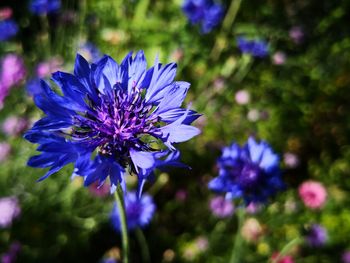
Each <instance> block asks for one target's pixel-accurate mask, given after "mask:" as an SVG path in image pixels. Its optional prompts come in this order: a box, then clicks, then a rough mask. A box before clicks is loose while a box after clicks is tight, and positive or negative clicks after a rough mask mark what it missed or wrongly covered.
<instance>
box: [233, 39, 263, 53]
mask: <svg viewBox="0 0 350 263" xmlns="http://www.w3.org/2000/svg"><path fill="white" fill-rule="evenodd" d="M237 46H238V48H239V49H240V50H241V52H242V53H245V54H250V55H252V56H253V57H259V58H263V57H266V56H267V55H268V53H269V46H268V44H267V43H266V42H265V41H264V40H248V39H246V38H245V37H239V38H238V39H237Z"/></svg>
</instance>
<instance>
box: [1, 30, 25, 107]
mask: <svg viewBox="0 0 350 263" xmlns="http://www.w3.org/2000/svg"><path fill="white" fill-rule="evenodd" d="M0 32H1V29H0ZM0 67H1V72H0V108H1V107H3V105H4V100H5V98H6V97H7V95H8V94H9V92H10V89H11V87H12V86H15V85H17V84H19V83H20V82H21V81H22V80H23V79H24V77H25V75H26V69H25V66H24V62H23V59H22V58H21V57H20V56H18V55H16V54H7V55H6V56H4V57H3V58H2V60H1V66H0Z"/></svg>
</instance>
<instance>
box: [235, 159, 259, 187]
mask: <svg viewBox="0 0 350 263" xmlns="http://www.w3.org/2000/svg"><path fill="white" fill-rule="evenodd" d="M259 177H260V168H259V167H258V166H257V165H255V164H245V165H244V166H243V168H242V171H241V173H240V176H239V180H240V183H241V184H242V185H243V186H244V187H251V186H255V185H256V184H257V183H258V181H259Z"/></svg>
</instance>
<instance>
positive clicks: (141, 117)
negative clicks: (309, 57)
mask: <svg viewBox="0 0 350 263" xmlns="http://www.w3.org/2000/svg"><path fill="white" fill-rule="evenodd" d="M117 85H118V84H117ZM112 92H113V94H109V95H101V96H100V98H101V103H100V105H99V106H96V107H94V108H92V110H91V111H90V112H88V113H87V114H86V115H85V116H81V117H79V118H77V119H76V125H75V127H74V128H73V134H72V137H73V139H76V140H77V141H81V140H82V139H83V140H87V141H89V142H90V143H92V145H94V146H96V147H98V151H99V153H100V154H103V155H110V156H123V155H124V157H125V155H127V153H128V149H130V147H131V148H134V149H137V150H140V151H150V150H152V149H151V148H150V146H149V145H148V144H147V143H146V142H144V139H143V141H142V140H141V139H140V135H141V134H142V135H147V134H148V135H150V136H153V137H159V136H160V135H161V132H160V131H159V130H158V127H159V125H158V123H159V118H158V116H157V115H155V114H153V113H152V111H151V110H152V108H153V105H152V104H147V103H146V102H145V100H144V99H143V96H142V90H139V89H136V88H134V90H133V91H132V92H131V94H127V92H126V91H123V90H122V89H121V88H120V89H113V91H112ZM91 104H92V103H91Z"/></svg>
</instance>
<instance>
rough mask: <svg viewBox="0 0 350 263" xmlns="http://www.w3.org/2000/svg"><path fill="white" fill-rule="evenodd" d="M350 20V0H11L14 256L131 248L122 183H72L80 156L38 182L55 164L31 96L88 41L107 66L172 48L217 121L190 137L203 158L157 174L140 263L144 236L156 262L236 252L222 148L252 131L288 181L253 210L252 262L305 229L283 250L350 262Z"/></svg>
mask: <svg viewBox="0 0 350 263" xmlns="http://www.w3.org/2000/svg"><path fill="white" fill-rule="evenodd" d="M188 2H196V5H197V6H201V5H203V6H204V7H200V8H202V9H200V10H202V11H198V10H196V9H193V8H192V9H191V8H188V5H187V6H186V4H188ZM213 4H215V5H216V6H215V7H217V8H218V9H216V11H215V12H214V11H213V12H211V11H210V12H209V13H208V14H206V13H205V12H206V11H205V8H210V6H211V5H213ZM198 8H199V7H198ZM203 10H204V11H203ZM203 14H204V15H203ZM196 15H197V16H198V17H196ZM349 21H350V1H346V0H344V1H316V0H296V1H290V0H284V1H279V0H268V1H259V0H251V1H244V0H233V1H224V0H222V1H219V0H217V1H214V2H211V1H200V0H197V1H185V2H184V1H182V0H169V1H159V0H128V1H126V0H125V1H123V0H113V1H107V0H74V1H73V0H62V1H58V0H56V1H55V0H52V1H43V0H41V1H19V0H11V1H10V0H8V1H5V0H3V1H1V3H0V57H1V58H0V105H1V111H0V162H1V163H0V254H1V255H2V262H107V260H110V261H108V262H116V260H120V246H121V240H120V235H119V233H118V232H116V231H114V230H113V227H112V225H111V223H110V211H111V209H112V206H113V196H111V195H109V194H108V190H107V192H106V189H102V188H100V189H97V188H96V186H91V187H89V188H84V187H83V185H82V180H81V178H75V179H74V180H71V179H70V175H71V173H72V170H73V166H69V167H66V168H64V169H63V170H61V171H60V172H58V173H56V174H54V175H52V176H51V177H50V178H48V179H47V180H45V181H43V182H40V183H38V182H36V180H37V179H38V178H40V177H41V176H42V175H44V173H45V171H44V170H41V169H33V168H30V167H27V165H26V162H27V160H28V158H29V157H30V156H32V155H34V154H35V148H36V147H35V145H32V144H30V143H29V142H27V141H25V140H24V139H23V138H22V136H23V133H24V131H25V130H26V129H28V128H29V127H30V126H31V125H32V124H33V123H34V122H35V121H36V120H38V119H39V118H40V117H41V116H42V112H41V111H39V109H37V108H36V107H35V105H34V103H33V99H32V97H33V95H34V94H35V92H36V87H37V85H38V82H39V79H40V78H41V79H47V80H48V79H49V78H50V74H51V73H52V72H55V71H57V70H61V71H65V72H72V70H73V66H74V59H75V56H76V53H77V52H78V53H80V54H81V55H83V56H84V57H85V58H86V59H87V60H88V61H89V62H91V63H92V62H96V61H97V60H98V59H99V58H100V57H101V56H102V55H103V54H108V55H110V56H112V57H113V58H114V59H115V60H116V61H117V62H121V60H122V59H123V58H124V57H125V56H126V54H127V53H128V52H130V51H138V50H144V52H145V54H146V58H147V60H148V65H149V66H152V65H153V62H154V60H155V57H156V56H157V55H158V56H159V60H160V61H161V62H162V63H169V62H177V63H178V71H177V76H176V80H184V81H188V82H190V83H191V88H190V91H189V95H188V96H187V99H186V104H188V103H190V102H191V103H192V106H191V107H192V108H193V109H195V110H196V111H198V112H199V113H201V114H203V116H201V117H200V118H199V119H198V120H197V121H196V122H195V124H194V125H195V126H197V127H199V128H200V129H201V130H202V134H201V135H200V136H197V137H196V138H194V139H193V140H191V141H189V142H186V143H183V144H181V145H180V146H179V148H180V149H181V152H182V160H183V162H184V163H186V164H188V165H189V166H191V167H192V169H191V170H186V169H171V170H169V171H167V172H166V173H158V174H157V179H156V181H155V183H154V184H150V183H148V184H146V186H145V192H147V193H149V194H150V195H152V196H153V199H154V201H155V204H156V207H157V211H156V213H155V215H154V217H153V219H152V221H151V223H150V224H149V225H148V226H146V227H145V228H144V229H143V232H144V236H143V237H144V239H143V238H142V235H141V236H140V235H139V234H138V232H130V239H131V250H130V251H131V253H130V254H131V262H146V260H145V258H144V257H143V254H142V253H141V251H144V249H145V246H146V245H145V244H148V249H149V254H150V258H151V260H150V261H149V262H218V263H220V262H222V263H226V262H228V258H229V257H230V254H231V247H232V245H233V241H234V237H235V234H236V232H237V218H236V216H235V208H234V205H233V204H232V203H228V204H226V203H225V202H226V201H225V200H223V198H222V197H218V195H216V194H215V193H213V192H211V191H210V190H209V189H208V187H207V184H208V182H209V181H210V180H211V179H212V178H214V177H215V176H217V173H218V169H217V165H216V161H217V158H218V157H220V155H221V149H222V147H224V146H226V145H229V144H231V143H232V142H233V141H235V142H238V143H239V144H241V145H242V144H244V143H245V141H246V140H247V138H248V137H249V136H251V135H253V136H255V137H256V138H258V139H263V140H265V141H267V142H268V143H269V144H270V145H271V147H272V148H273V149H274V151H275V152H276V153H278V154H279V156H280V159H281V167H282V168H283V178H284V180H285V182H286V184H287V189H286V190H285V191H284V192H281V193H279V194H278V195H277V196H276V197H275V198H273V199H272V200H270V202H269V203H268V204H265V205H252V206H250V207H248V208H247V216H246V218H245V221H244V225H243V227H242V229H241V231H240V232H241V235H242V239H243V243H242V246H241V248H240V255H241V262H268V261H269V260H270V259H271V258H273V257H275V256H276V255H277V254H278V253H279V252H280V251H281V250H282V248H283V247H284V246H285V245H286V244H287V243H288V242H290V241H292V240H294V239H296V238H305V242H301V243H298V244H296V245H294V246H293V247H292V248H291V249H289V250H288V253H287V255H286V256H285V257H284V259H283V260H284V261H282V259H281V260H280V261H279V262H284V263H287V262H305V263H309V262H310V263H313V262H315V263H316V262H345V263H347V262H350V252H347V251H350V207H349V204H350V193H349V190H350V180H349V179H348V178H349V176H350V114H349V113H350V111H349V109H350V104H349V101H350V90H349V88H350V28H349ZM127 180H128V185H129V186H130V188H131V189H135V186H136V179H135V178H133V177H131V178H128V179H127ZM305 195H306V197H305ZM310 196H311V197H310ZM218 198H219V199H218ZM220 198H221V199H220ZM308 198H311V199H312V198H314V200H315V202H316V203H315V202H313V203H312V202H311V203H310V202H308V200H309V199H308ZM218 200H219V201H220V202H221V203H220V202H219V201H218ZM215 202H216V203H215ZM217 202H219V203H220V207H219V208H220V209H218V208H217V205H215V204H217ZM222 206H225V208H223V207H222ZM226 206H227V207H226ZM223 211H224V212H223ZM314 226H317V229H316V230H315V231H314V232H316V234H315V235H316V239H317V241H318V242H316V243H313V242H308V239H307V235H310V232H312V231H311V230H312V229H313V227H314ZM320 229H321V230H320ZM276 253H277V254H276ZM288 260H289V261H288Z"/></svg>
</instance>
